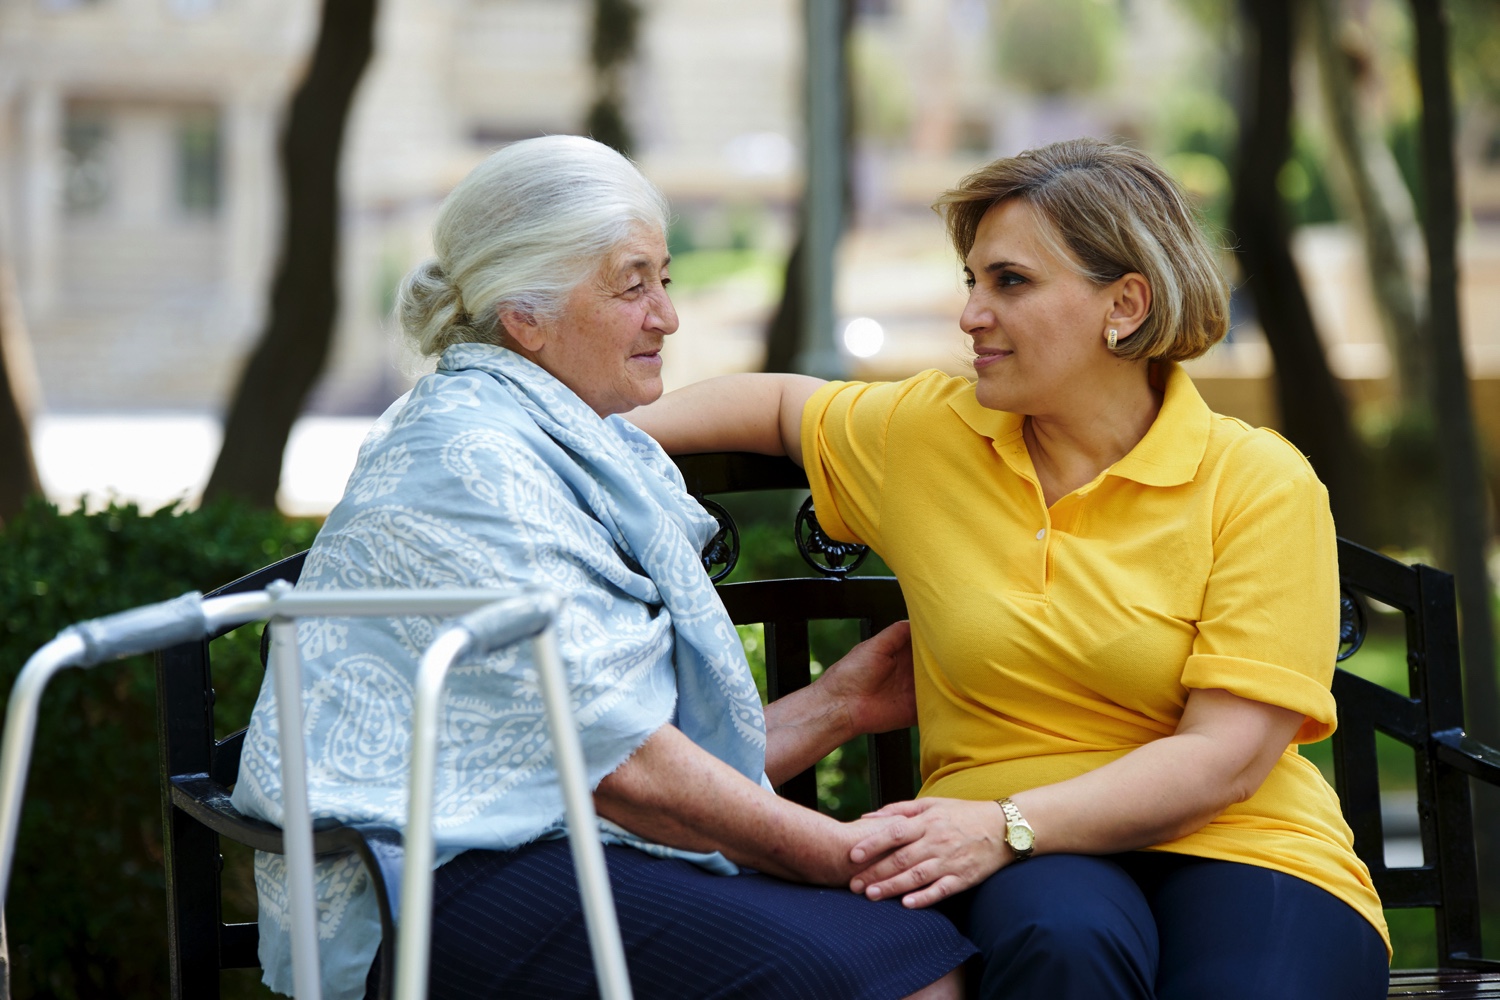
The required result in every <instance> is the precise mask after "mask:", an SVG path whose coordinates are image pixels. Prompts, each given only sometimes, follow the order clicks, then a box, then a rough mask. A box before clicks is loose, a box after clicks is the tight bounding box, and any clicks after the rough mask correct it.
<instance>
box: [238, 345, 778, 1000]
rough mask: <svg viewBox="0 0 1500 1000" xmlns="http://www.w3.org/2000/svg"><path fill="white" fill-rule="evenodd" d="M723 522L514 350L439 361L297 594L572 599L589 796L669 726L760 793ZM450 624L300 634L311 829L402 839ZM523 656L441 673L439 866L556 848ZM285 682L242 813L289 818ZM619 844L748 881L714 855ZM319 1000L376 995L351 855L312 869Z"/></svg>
mask: <svg viewBox="0 0 1500 1000" xmlns="http://www.w3.org/2000/svg"><path fill="white" fill-rule="evenodd" d="M714 530H715V526H714V522H713V519H712V518H710V517H709V516H708V515H707V514H706V513H705V512H704V511H703V509H702V508H701V507H700V506H699V505H698V504H697V503H696V502H694V501H693V499H692V498H691V497H689V496H688V495H687V493H686V491H685V490H684V488H683V483H682V478H681V476H680V475H679V474H678V472H677V469H676V467H675V466H673V465H672V463H671V461H670V460H669V459H668V458H667V457H666V455H665V454H663V452H662V451H661V449H660V448H659V447H657V445H656V443H655V442H654V441H652V440H651V439H650V438H649V437H647V436H646V435H645V434H643V433H642V432H640V431H639V430H637V429H636V428H635V427H634V426H632V425H631V424H630V423H628V422H627V421H625V420H623V419H621V418H619V417H610V418H608V419H602V420H601V419H600V418H599V416H598V415H597V414H595V413H594V412H593V411H592V410H590V409H589V408H588V407H587V406H586V405H585V404H584V403H583V402H582V401H581V400H580V399H579V398H578V397H577V396H575V395H574V394H573V393H572V391H571V390H569V389H568V388H567V387H566V386H564V385H563V384H562V383H560V382H558V381H557V380H556V379H555V378H553V377H552V376H551V375H549V374H547V372H545V371H543V370H542V369H541V368H539V367H537V366H536V365H534V364H532V363H531V362H529V361H527V360H525V359H524V358H522V357H520V356H519V355H517V354H514V353H512V352H510V351H507V350H505V349H503V348H498V347H490V346H486V345H480V344H463V345H459V346H457V347H452V348H450V349H449V350H447V351H446V352H444V354H443V356H442V358H441V359H440V361H439V363H438V367H437V371H436V372H434V373H433V374H432V375H429V376H427V377H425V378H423V379H422V380H421V381H420V382H418V383H417V385H416V387H415V388H414V389H412V391H411V393H410V394H409V395H408V397H407V398H406V399H405V400H402V401H398V402H397V404H396V405H395V406H393V407H392V408H391V409H390V410H388V411H387V413H386V415H385V416H384V417H382V418H381V420H380V421H379V422H378V423H377V424H376V426H375V428H374V429H373V430H372V431H371V432H370V435H369V437H368V438H367V439H366V440H365V443H364V445H363V446H362V447H361V449H360V454H359V460H358V463H357V464H356V466H355V469H354V473H353V474H352V475H351V476H350V479H349V484H348V486H347V488H346V490H345V493H344V498H343V500H341V501H340V502H339V504H338V506H337V507H336V508H335V509H334V511H333V513H332V514H330V515H329V518H328V521H327V522H326V524H325V525H324V527H323V530H322V531H321V532H320V533H319V534H318V538H317V541H316V542H314V544H313V547H312V551H311V552H310V553H309V554H308V558H307V563H306V566H305V567H304V569H303V572H302V578H301V581H300V583H299V584H298V586H299V587H301V588H305V589H313V590H321V589H351V588H352V589H362V588H370V587H432V588H442V587H515V586H518V585H534V586H543V587H549V588H551V589H553V590H556V591H558V592H560V593H564V594H566V595H568V602H567V604H566V605H565V606H564V611H563V614H562V617H561V619H560V621H559V623H558V626H559V627H558V641H559V644H560V646H561V649H562V654H563V659H564V662H565V663H566V664H567V667H568V673H569V679H570V681H571V684H572V688H573V698H574V700H573V704H574V712H575V714H576V716H577V718H578V722H579V726H580V729H581V730H582V736H583V744H584V751H585V755H586V756H587V759H588V772H589V780H590V782H591V784H597V783H598V782H599V781H600V780H601V779H602V778H603V777H604V776H605V775H607V774H608V773H610V772H611V771H613V770H614V769H615V768H616V767H617V766H619V764H620V763H621V762H623V761H624V760H625V759H626V758H627V757H628V756H629V755H630V754H631V753H632V752H634V750H635V749H636V748H637V747H639V746H640V745H641V743H643V742H644V741H645V740H646V738H647V737H648V736H650V735H651V733H653V732H654V731H656V729H658V728H659V727H660V726H661V725H662V724H664V723H666V722H674V723H676V724H677V726H678V727H679V728H681V729H682V731H683V732H684V733H685V734H686V735H687V736H689V737H690V738H691V739H692V740H693V741H694V742H696V743H697V744H698V745H699V746H701V747H703V748H704V749H705V750H708V751H709V752H710V753H712V754H713V755H714V756H716V757H718V758H719V759H721V760H723V761H725V762H726V763H728V764H730V765H731V766H733V767H734V768H735V769H736V770H738V771H739V772H740V773H741V774H744V775H745V776H746V777H749V778H751V779H752V780H755V781H762V782H763V780H764V774H763V771H764V767H765V717H764V714H763V713H762V710H761V706H760V700H759V698H758V696H757V695H756V690H755V684H754V681H753V680H752V678H751V675H750V671H749V667H748V666H747V664H746V662H745V657H744V653H743V651H742V650H741V647H740V643H739V640H738V637H737V635H736V633H735V629H734V626H733V625H732V624H731V623H730V621H729V617H728V615H726V614H725V612H724V607H723V605H722V604H721V603H720V601H719V598H718V595H717V594H715V593H714V590H713V587H712V586H711V585H710V583H709V581H708V578H707V576H706V575H705V574H704V571H703V567H702V563H701V562H700V561H699V552H700V550H701V549H702V547H703V545H704V544H705V543H706V542H707V541H708V539H709V538H710V537H711V536H712V534H713V532H714ZM440 627H441V623H439V622H438V621H436V620H434V619H431V618H419V617H411V618H390V619H370V618H364V619H360V618H344V619H333V618H325V619H316V620H307V621H303V622H301V623H300V625H299V627H298V631H297V639H298V642H299V644H300V647H301V650H302V656H303V658H304V663H303V670H304V692H305V701H304V709H305V712H306V720H307V721H306V729H307V742H308V754H309V759H308V786H309V795H310V797H311V800H312V811H313V816H314V817H321V816H333V817H337V818H338V819H341V820H343V821H345V822H361V823H363V822H373V823H383V824H388V825H391V826H396V827H400V826H401V824H402V823H404V822H405V819H406V781H407V769H408V766H409V764H410V759H409V754H410V747H409V744H410V738H411V729H410V716H411V709H412V698H413V695H412V684H413V679H414V677H415V675H416V666H417V661H418V659H419V657H420V656H421V654H422V652H423V651H424V650H425V649H426V647H427V645H428V644H429V643H430V642H431V641H432V639H433V637H434V635H435V634H436V632H437V630H438V629H439V628H440ZM525 645H526V646H527V647H528V648H523V649H511V650H508V651H505V652H503V653H499V654H496V655H494V656H491V657H489V658H488V659H483V660H473V661H469V662H460V663H458V664H456V665H455V667H454V669H453V671H452V672H451V673H450V674H449V678H448V683H447V687H446V689H445V700H444V704H443V710H442V711H443V714H442V718H441V724H440V737H439V739H440V747H439V760H438V776H437V786H436V804H437V820H436V828H435V834H436V838H437V845H438V852H439V862H443V861H447V860H449V859H451V858H453V857H455V856H456V855H457V854H459V853H460V852H461V851H463V850H465V849H468V848H476V847H482V848H492V849H505V848H512V847H517V846H519V845H522V844H526V843H529V842H531V841H533V840H536V839H539V838H542V837H548V836H556V835H559V831H560V830H561V828H562V824H563V818H562V817H563V802H562V794H561V791H560V789H559V787H558V784H557V780H556V777H555V774H554V769H553V764H552V745H551V742H550V740H549V739H548V738H547V733H546V726H545V721H544V712H543V707H542V700H541V694H540V690H539V688H538V683H537V678H536V674H535V670H534V669H533V666H532V664H531V663H530V659H529V657H530V650H529V644H525ZM277 738H278V735H277V725H276V706H275V698H274V695H273V693H272V684H271V680H270V677H269V676H268V677H267V679H266V683H265V684H264V685H263V686H262V689H261V692H260V699H259V701H258V702H257V703H256V706H255V711H254V714H253V715H252V717H251V722H250V730H249V733H248V734H247V736H246V740H245V747H244V752H243V755H242V757H241V763H240V778H239V783H238V785H237V786H236V787H235V790H234V804H235V805H236V806H237V807H238V808H239V809H240V810H241V811H243V812H245V813H246V814H248V815H251V816H257V817H260V818H262V819H265V820H268V821H270V822H272V823H280V821H281V782H280V756H279V754H278V752H277ZM601 826H602V827H603V828H604V831H605V836H606V839H607V840H613V841H615V842H624V843H630V844H632V845H634V846H637V847H641V848H642V849H645V850H649V851H651V852H652V853H657V854H661V855H671V856H677V857H687V858H690V859H691V860H694V861H697V862H698V863H700V864H703V865H705V866H706V867H709V868H711V869H713V870H717V871H722V872H724V873H726V874H729V873H733V872H734V870H735V868H734V866H733V865H732V864H731V863H730V862H729V861H727V860H726V859H724V858H723V857H722V856H721V855H717V854H714V855H690V854H686V853H683V852H677V851H673V850H671V849H669V848H665V847H661V846H658V845H652V844H646V843H645V842H643V841H640V840H639V839H638V838H635V837H633V836H632V835H630V834H628V833H627V832H626V831H624V830H622V829H620V828H619V827H615V826H613V825H612V824H608V823H603V824H601ZM256 889H257V892H258V893H259V896H260V958H261V964H262V967H263V968H264V969H265V981H266V984H267V985H268V986H270V987H271V988H272V989H274V990H277V991H279V992H283V993H290V992H291V987H292V975H291V942H290V937H289V935H288V922H287V916H286V912H287V911H286V870H285V865H284V863H283V861H282V858H280V857H279V856H275V855H267V854H260V855H258V856H257V858H256ZM317 890H318V908H319V939H320V949H321V957H322V968H323V983H324V995H325V996H326V997H328V998H329V1000H352V998H358V997H361V996H363V992H364V982H365V975H366V973H367V971H368V969H369V967H370V963H371V961H372V960H373V958H374V955H375V949H376V947H377V945H378V944H379V941H380V923H379V918H378V916H377V911H376V906H375V900H374V890H373V888H372V886H371V884H370V880H369V878H368V877H367V876H366V875H365V872H364V869H363V867H362V866H361V864H360V862H359V860H358V858H356V857H353V856H350V857H346V858H341V859H337V860H332V861H320V862H319V863H318V866H317Z"/></svg>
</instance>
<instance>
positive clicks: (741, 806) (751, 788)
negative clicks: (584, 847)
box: [594, 726, 853, 885]
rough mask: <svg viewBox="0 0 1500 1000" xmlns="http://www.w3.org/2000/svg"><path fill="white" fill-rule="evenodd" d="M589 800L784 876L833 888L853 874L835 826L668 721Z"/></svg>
mask: <svg viewBox="0 0 1500 1000" xmlns="http://www.w3.org/2000/svg"><path fill="white" fill-rule="evenodd" d="M594 805H595V808H596V809H597V810H598V811H599V814H600V815H601V816H604V817H605V818H606V819H610V820H612V821H614V822H616V823H618V824H620V825H621V826H623V827H625V828H626V829H628V830H631V831H632V832H634V833H636V834H638V835H640V836H642V837H645V838H647V839H649V840H654V841H656V842H658V843H662V844H667V845H668V846H671V847H677V848H681V849H683V850H690V851H704V852H707V851H721V852H723V854H724V855H725V856H726V857H728V858H729V859H730V860H732V861H735V862H737V863H740V864H745V865H749V866H750V867H752V868H755V869H757V870H759V871H763V872H766V873H768V874H772V875H778V876H781V877H783V878H789V879H795V880H797V881H804V882H815V883H819V884H823V885H839V884H842V883H843V882H845V881H847V879H848V878H849V877H850V875H852V874H853V866H852V864H851V863H850V862H849V860H848V857H847V854H848V847H849V845H850V844H851V843H852V840H850V839H849V838H848V837H847V836H844V835H842V834H841V829H842V824H839V823H838V822H836V821H835V820H832V819H829V818H828V817H826V816H821V815H819V814H818V813H815V812H813V811H811V810H809V809H804V808H802V807H801V806H798V805H796V804H795V803H793V802H789V801H787V800H785V799H781V798H779V797H777V796H776V795H773V794H772V793H770V792H768V791H766V790H765V789H764V788H762V787H760V785H758V784H756V783H755V782H753V781H750V780H749V779H747V778H746V777H745V776H744V775H742V774H740V773H739V772H737V771H735V770H734V769H733V768H731V767H730V766H729V765H728V764H725V763H724V762H723V761H720V760H718V759H717V758H715V757H713V756H712V755H711V754H709V753H707V752H706V751H704V750H703V749H701V748H700V747H698V746H697V745H696V744H694V743H693V742H692V741H691V740H689V739H688V738H687V737H686V736H684V735H683V734H682V733H681V732H680V731H678V730H677V729H676V728H674V727H672V726H663V727H662V728H661V729H660V730H658V731H657V732H656V733H655V734H654V735H653V736H652V737H651V738H650V739H649V740H647V741H646V742H645V744H643V745H642V746H641V748H640V749H639V750H637V751H636V752H635V754H634V755H633V756H632V757H631V758H630V759H629V760H628V761H626V762H625V763H624V764H622V765H621V766H620V767H618V768H616V769H615V771H614V772H613V773H612V774H610V775H609V776H608V777H606V778H605V779H604V781H602V782H601V783H600V784H599V787H598V789H596V791H595V792H594Z"/></svg>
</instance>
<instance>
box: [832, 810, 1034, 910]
mask: <svg viewBox="0 0 1500 1000" xmlns="http://www.w3.org/2000/svg"><path fill="white" fill-rule="evenodd" d="M986 805H988V803H977V802H965V801H959V800H954V799H923V800H919V801H918V802H915V803H894V804H893V805H892V806H890V807H887V808H888V809H892V811H893V813H895V815H892V816H891V817H890V818H891V823H890V825H889V826H887V827H885V828H883V829H881V830H878V831H877V832H876V833H874V834H872V835H871V836H870V837H867V838H865V839H864V840H862V841H860V842H859V843H858V844H856V845H855V848H854V849H853V850H852V851H851V855H850V856H851V859H852V860H853V861H854V862H855V863H856V864H865V863H866V860H867V859H868V862H869V863H868V864H866V867H865V868H864V869H863V870H861V871H859V872H857V873H856V874H855V875H854V876H853V877H852V878H851V879H850V881H849V888H850V889H851V890H852V891H854V892H860V893H863V894H864V895H865V896H866V897H868V898H870V899H890V898H892V897H894V896H901V897H903V898H902V901H903V903H904V904H905V905H907V906H928V905H931V904H932V903H934V902H936V901H937V900H939V899H942V898H944V897H945V896H948V895H951V894H952V893H954V892H957V891H959V890H961V889H965V888H968V887H969V886H972V885H976V884H978V883H979V882H980V881H982V880H983V879H985V878H988V877H989V876H990V875H991V874H992V873H993V872H995V871H996V870H998V869H999V868H1000V866H1001V865H1002V864H1004V863H1005V861H1006V858H1007V857H1008V852H1007V850H1006V848H1005V847H1004V843H1003V840H1002V839H1001V834H1002V831H1003V823H1000V822H998V819H997V817H995V816H991V815H990V810H988V809H986V808H985V806H986ZM911 806H919V807H921V808H920V809H917V810H909V808H908V807H911ZM861 849H863V850H861ZM860 854H863V857H859V856H858V855H860Z"/></svg>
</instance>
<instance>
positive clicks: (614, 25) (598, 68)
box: [584, 0, 641, 156]
mask: <svg viewBox="0 0 1500 1000" xmlns="http://www.w3.org/2000/svg"><path fill="white" fill-rule="evenodd" d="M640 21H641V9H640V7H639V6H638V5H637V4H636V2H635V0H594V33H593V37H592V38H591V40H590V42H589V57H590V59H591V60H592V62H593V64H594V103H593V105H592V106H591V107H590V108H589V114H588V120H587V121H586V122H585V124H584V131H586V132H587V133H588V134H589V135H590V136H592V137H593V138H595V139H597V140H599V141H600V142H602V143H604V144H605V145H606V146H612V147H614V148H615V149H618V150H619V151H620V152H621V153H624V154H625V155H626V156H629V155H630V147H631V145H632V144H633V143H632V141H631V136H630V126H629V124H628V123H627V122H626V121H625V113H624V111H623V110H622V108H621V92H622V87H621V84H620V72H621V70H623V69H624V67H625V66H626V64H628V63H629V62H630V60H631V59H632V58H634V56H635V45H636V39H637V37H638V36H639V34H640Z"/></svg>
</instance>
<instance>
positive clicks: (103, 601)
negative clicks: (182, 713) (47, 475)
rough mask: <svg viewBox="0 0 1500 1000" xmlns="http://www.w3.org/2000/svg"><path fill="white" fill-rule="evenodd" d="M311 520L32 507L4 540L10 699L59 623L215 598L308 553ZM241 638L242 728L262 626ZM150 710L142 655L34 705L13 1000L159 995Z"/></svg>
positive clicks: (162, 939)
mask: <svg viewBox="0 0 1500 1000" xmlns="http://www.w3.org/2000/svg"><path fill="white" fill-rule="evenodd" d="M316 527H317V526H316V524H314V523H312V522H308V521H287V520H286V519H284V518H282V517H281V516H280V515H278V514H275V513H272V512H264V511H254V510H249V509H246V508H244V507H240V506H237V505H233V504H222V503H221V504H215V505H211V506H207V507H204V508H203V509H201V510H197V511H192V512H181V511H178V510H162V511H158V512H156V513H155V514H149V515H147V514H142V513H141V512H140V511H139V510H138V509H137V508H135V507H134V506H123V507H122V506H114V505H111V506H110V507H109V508H107V509H105V510H103V511H100V512H98V513H94V514H87V513H74V514H59V513H58V511H57V509H56V508H55V507H52V506H51V505H49V504H45V503H43V502H40V501H37V502H35V503H33V504H32V505H31V506H30V507H28V508H27V510H26V511H25V512H24V513H23V514H22V515H21V516H20V517H18V518H16V519H15V520H13V521H12V522H10V523H9V524H8V525H6V526H5V529H4V531H3V532H0V682H3V685H4V691H5V697H6V698H8V697H9V692H10V688H11V685H12V684H13V683H14V681H15V677H16V674H17V673H18V672H19V671H20V668H21V666H22V664H23V663H24V662H25V661H26V659H27V658H28V657H29V656H30V655H31V654H32V653H33V652H35V651H36V650H37V649H38V648H39V647H41V646H42V645H43V644H44V643H46V642H47V641H48V640H50V639H51V638H52V637H53V636H55V635H56V634H57V632H58V631H59V630H60V629H62V628H64V627H66V626H68V625H70V624H72V623H74V622H78V621H82V620H85V619H89V618H96V617H99V616H101V615H106V614H110V613H113V612H116V611H121V610H124V609H126V608H130V607H135V606H137V605H141V604H147V603H150V602H154V601H160V600H165V599H167V598H171V597H175V596H177V595H179V594H181V593H184V592H186V591H189V590H205V591H206V590H210V589H212V588H214V587H216V586H219V585H221V584H224V583H227V582H229V581H230V580H233V579H235V578H237V577H239V576H242V575H244V574H245V573H247V572H249V571H250V570H252V569H255V568H257V567H260V566H263V565H265V564H267V563H270V562H273V561H275V560H277V559H279V558H281V557H282V556H284V555H290V554H291V553H293V552H297V551H299V550H301V549H304V548H306V547H307V546H308V545H309V544H311V541H312V537H313V534H314V533H315V531H316ZM240 632H241V633H244V634H243V635H241V634H238V633H237V634H236V636H234V637H232V639H231V642H230V645H231V652H230V657H229V659H228V661H227V662H226V664H225V665H226V666H227V667H228V669H226V670H224V671H223V672H222V673H221V674H220V675H219V678H218V683H219V689H218V695H219V699H220V704H221V705H223V706H224V708H225V709H226V710H227V711H228V712H231V713H234V714H237V715H238V717H239V718H241V719H243V718H245V717H247V716H248V714H249V709H250V705H251V704H252V703H253V701H254V698H255V693H256V690H257V689H258V687H259V684H260V667H259V657H258V649H257V647H258V635H259V633H258V630H257V629H255V628H246V629H242V630H240ZM219 655H220V656H223V655H224V654H223V653H222V652H221V653H220V654H219ZM219 662H224V661H219ZM155 710H156V705H155V679H154V668H153V666H152V663H151V661H150V658H149V657H136V658H134V659H132V660H129V661H125V662H121V663H114V664H105V665H103V666H100V667H97V668H95V669H93V670H91V671H88V672H83V671H78V670H67V671H64V672H63V673H62V674H61V675H59V676H58V677H57V679H56V680H55V681H54V682H53V683H52V684H51V685H50V686H49V687H48V689H47V692H46V694H45V695H44V696H43V699H42V707H41V715H40V719H39V720H38V726H37V744H36V751H35V754H34V756H33V758H32V763H31V769H30V774H29V780H28V782H27V789H26V797H25V807H24V809H23V813H22V822H21V831H20V836H19V838H18V842H17V846H16V856H15V866H14V875H13V878H12V885H11V888H10V893H9V899H8V901H7V905H6V914H7V922H8V925H9V926H8V929H9V936H10V948H11V962H12V966H13V969H12V991H13V995H14V996H16V997H17V998H21V1000H24V998H27V997H58V998H62V1000H71V998H92V997H101V998H102V997H160V996H163V995H164V994H165V993H166V981H167V977H166V911H165V903H166V900H165V895H164V888H163V875H162V866H161V856H162V835H161V815H162V812H161V805H160V797H159V794H158V785H157V782H158V777H157V770H156V767H157V763H156V738H155Z"/></svg>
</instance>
